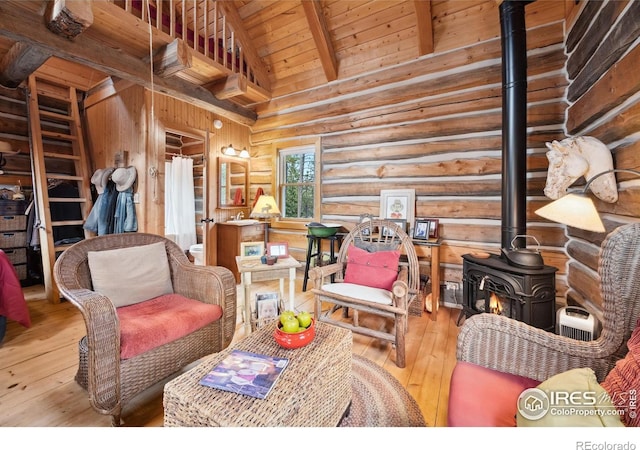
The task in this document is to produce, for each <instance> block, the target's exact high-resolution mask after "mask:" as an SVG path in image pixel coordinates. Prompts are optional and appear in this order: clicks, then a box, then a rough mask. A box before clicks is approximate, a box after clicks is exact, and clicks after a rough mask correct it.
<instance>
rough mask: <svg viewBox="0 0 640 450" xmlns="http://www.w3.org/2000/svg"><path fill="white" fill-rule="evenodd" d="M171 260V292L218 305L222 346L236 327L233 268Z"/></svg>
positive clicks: (229, 341)
mask: <svg viewBox="0 0 640 450" xmlns="http://www.w3.org/2000/svg"><path fill="white" fill-rule="evenodd" d="M174 264H175V266H174V267H172V269H173V270H172V280H171V281H172V282H173V290H174V292H175V293H177V294H180V295H183V296H185V297H188V298H192V299H194V300H198V301H201V302H203V303H210V304H214V305H219V306H220V307H222V311H223V315H222V330H223V336H222V337H223V339H222V342H223V345H224V347H225V348H226V347H227V346H228V345H229V344H230V343H231V340H232V339H233V335H234V333H235V329H236V314H237V290H236V279H235V277H234V276H233V272H231V271H230V270H229V269H227V268H226V267H222V266H196V265H194V264H191V263H183V262H177V263H176V262H174Z"/></svg>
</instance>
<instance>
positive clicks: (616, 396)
mask: <svg viewBox="0 0 640 450" xmlns="http://www.w3.org/2000/svg"><path fill="white" fill-rule="evenodd" d="M627 348H628V349H629V352H628V353H627V355H626V356H625V357H624V358H623V359H621V360H619V361H618V362H617V363H616V365H615V367H614V368H613V369H611V371H610V372H609V373H608V374H607V376H606V378H605V379H604V381H603V382H602V383H601V384H600V385H601V386H602V387H603V388H604V390H605V391H607V393H608V394H609V396H610V397H611V401H612V402H613V404H614V405H616V408H618V410H619V411H620V413H621V416H620V419H621V420H622V423H624V424H625V425H626V426H628V427H637V426H640V417H639V415H640V414H639V413H640V411H638V409H640V402H638V396H639V395H640V320H639V321H638V323H637V324H636V328H635V329H634V330H633V333H631V337H630V338H629V340H628V341H627Z"/></svg>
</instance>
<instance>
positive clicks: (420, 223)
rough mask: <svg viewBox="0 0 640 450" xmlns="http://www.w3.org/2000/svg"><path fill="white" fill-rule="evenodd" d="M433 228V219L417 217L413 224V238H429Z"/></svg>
mask: <svg viewBox="0 0 640 450" xmlns="http://www.w3.org/2000/svg"><path fill="white" fill-rule="evenodd" d="M430 230H431V220H429V219H416V221H415V224H414V225H413V236H412V238H413V239H422V240H427V239H429V233H430Z"/></svg>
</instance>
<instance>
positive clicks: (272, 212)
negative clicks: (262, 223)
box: [249, 195, 280, 219]
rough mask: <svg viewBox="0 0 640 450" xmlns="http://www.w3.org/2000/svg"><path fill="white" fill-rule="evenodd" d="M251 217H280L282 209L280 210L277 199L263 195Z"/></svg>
mask: <svg viewBox="0 0 640 450" xmlns="http://www.w3.org/2000/svg"><path fill="white" fill-rule="evenodd" d="M249 216H250V217H258V218H262V219H266V218H272V217H280V209H278V205H277V204H276V199H275V198H273V197H272V196H271V195H261V196H260V197H258V202H257V203H256V206H254V207H253V211H251V214H250V215H249Z"/></svg>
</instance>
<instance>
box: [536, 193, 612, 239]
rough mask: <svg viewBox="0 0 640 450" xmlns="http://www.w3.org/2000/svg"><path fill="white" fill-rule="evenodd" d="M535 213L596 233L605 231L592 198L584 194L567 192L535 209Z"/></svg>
mask: <svg viewBox="0 0 640 450" xmlns="http://www.w3.org/2000/svg"><path fill="white" fill-rule="evenodd" d="M536 214H537V215H539V216H540V217H544V218H545V219H549V220H552V221H554V222H558V223H563V224H565V225H569V226H571V227H575V228H580V229H583V230H587V231H594V232H597V233H603V232H604V231H605V228H604V224H603V223H602V220H600V215H599V214H598V211H597V210H596V207H595V205H594V204H593V200H591V199H590V198H589V197H587V196H586V195H584V194H567V195H565V196H564V197H560V198H559V199H558V200H555V201H553V202H551V203H549V204H548V205H546V206H543V207H542V208H540V209H538V210H536Z"/></svg>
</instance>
